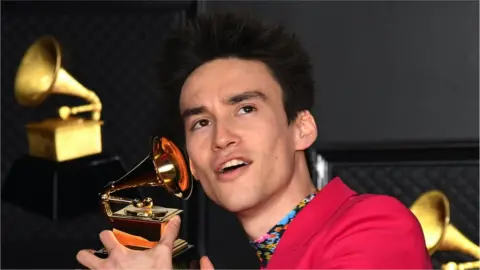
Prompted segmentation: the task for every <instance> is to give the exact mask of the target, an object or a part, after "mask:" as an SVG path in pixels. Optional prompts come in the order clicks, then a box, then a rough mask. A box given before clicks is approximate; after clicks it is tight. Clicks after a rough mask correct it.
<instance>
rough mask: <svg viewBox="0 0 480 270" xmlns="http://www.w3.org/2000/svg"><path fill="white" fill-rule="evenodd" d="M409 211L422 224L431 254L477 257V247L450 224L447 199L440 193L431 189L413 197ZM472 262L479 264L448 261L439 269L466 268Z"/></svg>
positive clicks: (478, 257) (478, 250) (478, 249)
mask: <svg viewBox="0 0 480 270" xmlns="http://www.w3.org/2000/svg"><path fill="white" fill-rule="evenodd" d="M410 210H411V211H412V212H413V213H414V215H415V216H416V217H417V219H418V221H419V222H420V224H421V226H422V230H423V233H424V236H425V243H426V246H427V249H428V252H429V254H430V255H433V254H434V253H435V252H436V251H456V252H461V253H464V254H467V255H470V256H472V257H474V258H476V259H480V247H479V246H478V245H476V244H474V243H473V242H472V241H470V240H469V239H468V238H467V237H466V236H464V235H463V234H462V233H461V232H460V231H459V230H458V229H457V228H456V227H455V226H453V225H452V224H451V223H450V202H449V200H448V198H447V196H446V195H445V194H444V193H443V192H441V191H439V190H431V191H428V192H426V193H424V194H422V195H421V196H420V197H419V198H417V200H415V202H414V203H413V204H412V206H411V207H410ZM475 265H478V263H476V262H472V263H461V264H457V263H455V262H449V263H448V264H445V265H443V266H442V268H445V269H469V268H470V267H472V266H475ZM465 267H466V268H465ZM473 268H476V267H473Z"/></svg>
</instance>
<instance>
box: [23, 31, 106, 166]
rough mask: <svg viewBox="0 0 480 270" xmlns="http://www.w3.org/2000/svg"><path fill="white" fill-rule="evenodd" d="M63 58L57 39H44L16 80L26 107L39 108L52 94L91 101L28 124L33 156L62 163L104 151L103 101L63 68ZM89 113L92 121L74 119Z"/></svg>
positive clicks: (30, 50) (33, 47) (34, 47)
mask: <svg viewBox="0 0 480 270" xmlns="http://www.w3.org/2000/svg"><path fill="white" fill-rule="evenodd" d="M61 59H62V57H61V50H60V45H59V43H58V42H57V40H56V39H55V38H53V37H51V36H45V37H42V38H40V39H38V40H37V41H36V42H34V43H33V44H32V45H31V46H30V48H28V50H27V52H26V53H25V55H24V57H23V59H22V60H21V63H20V66H19V68H18V71H17V75H16V78H15V97H16V99H17V101H18V103H20V104H21V105H24V106H37V105H39V104H40V103H42V102H43V101H44V100H45V99H46V98H47V97H48V96H49V95H51V94H62V95H70V96H77V97H80V98H83V99H86V100H87V101H89V102H90V104H88V105H84V106H78V107H73V108H70V107H67V106H63V107H61V108H60V109H59V118H54V119H46V120H44V121H41V122H36V123H29V124H27V125H26V128H27V137H28V144H29V152H30V155H32V156H36V157H41V158H45V159H49V160H54V161H59V162H61V161H66V160H71V159H76V158H79V157H84V156H87V155H92V154H97V153H100V152H102V136H101V125H102V121H100V111H101V110H102V104H101V102H100V99H99V98H98V97H97V96H96V95H95V93H94V92H92V91H90V90H88V89H87V88H85V87H84V86H82V85H81V84H80V83H79V82H78V81H76V80H75V79H74V78H73V77H72V76H71V75H70V74H68V72H67V71H66V70H64V69H63V68H62V61H61ZM89 111H90V112H92V116H91V119H83V118H77V117H71V116H72V115H76V114H78V113H82V112H89Z"/></svg>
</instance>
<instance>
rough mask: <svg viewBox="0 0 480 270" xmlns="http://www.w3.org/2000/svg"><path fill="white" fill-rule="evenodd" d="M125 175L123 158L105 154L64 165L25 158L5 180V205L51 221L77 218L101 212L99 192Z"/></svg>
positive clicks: (34, 158)
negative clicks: (10, 205) (13, 206)
mask: <svg viewBox="0 0 480 270" xmlns="http://www.w3.org/2000/svg"><path fill="white" fill-rule="evenodd" d="M124 173H125V169H124V167H123V165H122V163H121V161H120V158H119V157H116V156H107V155H105V154H98V155H92V156H87V157H83V158H79V159H75V160H70V161H65V162H55V161H51V160H47V159H44V158H38V157H33V156H24V157H22V158H20V159H18V160H16V161H15V163H14V164H13V165H12V167H11V169H10V171H9V173H8V175H7V176H6V179H5V183H4V185H3V187H2V201H6V202H10V203H12V204H14V205H17V206H19V207H21V208H23V209H25V210H27V211H31V212H34V213H37V214H40V215H42V216H46V217H48V218H50V219H52V220H63V219H68V218H74V217H78V216H79V215H81V214H84V213H88V212H92V211H94V212H98V211H100V206H99V204H98V190H102V188H103V187H104V186H105V185H106V184H107V183H108V182H110V181H111V180H112V179H116V178H118V177H120V176H122V175H123V174H124ZM131 192H132V191H130V194H132V193H131ZM134 196H138V194H137V193H135V195H134Z"/></svg>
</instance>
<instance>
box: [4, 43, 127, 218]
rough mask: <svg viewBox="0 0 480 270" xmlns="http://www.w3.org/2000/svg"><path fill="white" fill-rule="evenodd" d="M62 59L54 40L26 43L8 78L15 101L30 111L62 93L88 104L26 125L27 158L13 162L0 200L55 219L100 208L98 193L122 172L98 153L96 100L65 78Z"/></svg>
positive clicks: (98, 105) (113, 159)
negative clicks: (52, 96) (15, 69)
mask: <svg viewBox="0 0 480 270" xmlns="http://www.w3.org/2000/svg"><path fill="white" fill-rule="evenodd" d="M61 60H62V57H61V50H60V45H59V42H58V41H57V40H56V39H55V38H54V37H52V36H44V37H41V38H39V39H37V40H36V41H34V42H33V44H31V45H29V47H28V48H27V50H26V52H25V54H24V55H23V58H22V59H21V61H20V65H19V67H18V68H17V73H16V76H15V78H11V79H14V90H15V91H14V93H15V98H16V100H17V101H18V103H20V104H21V105H24V106H29V107H33V106H37V105H39V104H41V103H42V102H44V101H45V99H46V98H48V97H49V96H50V95H52V94H60V95H69V96H74V97H80V98H83V99H85V100H87V101H88V102H89V103H90V104H87V105H83V106H78V107H67V106H63V107H61V108H60V109H59V111H58V114H59V115H58V116H57V117H52V118H50V119H45V120H42V121H38V122H32V123H28V124H27V125H26V130H27V132H26V133H27V139H28V154H27V153H26V154H25V155H22V156H21V157H20V158H18V159H17V160H15V162H14V163H13V164H12V166H11V168H10V170H9V172H8V175H7V177H6V178H7V179H6V181H5V183H4V185H3V186H2V201H6V202H9V203H12V204H15V205H17V206H20V207H22V208H24V209H25V210H28V211H33V212H35V213H38V214H41V215H44V216H47V217H49V218H51V219H53V220H61V219H63V220H64V219H66V218H72V217H78V216H79V215H81V214H83V213H89V212H91V211H93V210H98V204H97V199H98V190H99V189H100V188H102V187H103V186H104V185H105V184H106V183H108V182H109V181H111V180H112V179H117V178H118V177H120V176H122V175H124V174H125V172H126V170H125V169H124V168H123V165H122V163H121V160H120V158H119V157H118V156H117V155H115V154H113V155H109V154H106V153H103V151H102V134H101V127H102V125H103V122H102V121H101V120H100V112H101V110H102V104H101V102H100V99H99V98H98V97H97V95H95V93H94V92H92V91H91V90H88V89H87V88H85V87H84V86H82V85H81V84H80V83H79V82H78V81H76V80H75V79H74V78H73V77H72V76H71V75H70V74H68V72H67V71H66V70H65V69H64V68H62V61H61ZM83 112H91V117H90V119H88V118H81V117H78V116H77V114H79V113H83ZM73 187H74V188H75V192H72V188H73Z"/></svg>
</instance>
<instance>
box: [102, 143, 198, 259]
mask: <svg viewBox="0 0 480 270" xmlns="http://www.w3.org/2000/svg"><path fill="white" fill-rule="evenodd" d="M152 144H153V145H152V147H153V150H152V152H151V153H150V155H148V156H147V157H146V158H145V159H143V160H142V161H141V162H140V163H139V164H138V165H137V166H135V167H134V168H133V169H132V170H131V171H129V172H128V173H127V174H125V175H124V176H123V177H122V178H120V179H118V180H116V181H113V182H111V183H109V184H108V185H106V186H105V188H104V190H103V192H102V193H101V194H100V197H101V203H102V207H103V211H104V213H105V214H106V215H107V217H108V218H109V219H110V221H111V222H112V224H113V228H114V229H113V232H114V234H115V236H116V238H117V240H118V241H119V242H120V243H122V244H123V245H124V246H127V247H130V248H133V249H148V248H151V247H153V246H154V245H155V244H156V243H157V242H158V241H159V240H160V238H161V235H162V231H163V228H164V227H165V225H166V224H167V222H168V221H169V220H170V219H171V218H173V217H174V216H175V215H178V214H180V213H181V212H182V210H179V209H174V208H166V207H161V206H157V205H154V202H153V200H152V199H151V198H145V199H142V200H140V199H129V198H123V197H118V196H114V195H113V193H115V192H117V191H120V190H125V189H132V188H137V187H147V186H148V187H162V188H165V189H166V190H167V191H168V192H169V193H171V194H174V195H175V196H176V197H178V198H180V199H184V200H187V199H188V198H189V197H190V195H191V194H192V190H193V180H192V178H191V177H190V174H189V172H188V167H187V163H186V161H185V158H184V156H183V155H182V152H181V151H180V150H179V149H178V148H177V146H176V145H175V144H174V143H172V142H171V141H169V140H168V139H166V138H158V137H155V138H154V139H153V140H152ZM111 204H119V205H126V206H124V207H121V208H120V209H119V210H116V211H115V210H113V209H112V206H113V205H111ZM188 247H191V246H189V245H188V243H187V242H186V241H185V240H182V239H177V240H176V242H175V244H174V251H173V252H174V254H173V256H174V257H175V256H176V255H178V254H179V253H181V252H182V251H184V250H185V249H187V248H188Z"/></svg>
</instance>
